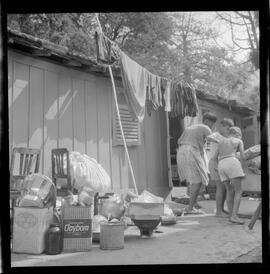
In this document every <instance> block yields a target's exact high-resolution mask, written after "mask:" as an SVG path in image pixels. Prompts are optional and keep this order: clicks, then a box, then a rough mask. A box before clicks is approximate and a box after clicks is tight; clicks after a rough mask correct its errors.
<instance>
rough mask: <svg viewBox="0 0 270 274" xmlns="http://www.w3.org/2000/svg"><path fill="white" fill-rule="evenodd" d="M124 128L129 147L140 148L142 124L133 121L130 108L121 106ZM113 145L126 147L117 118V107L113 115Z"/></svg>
mask: <svg viewBox="0 0 270 274" xmlns="http://www.w3.org/2000/svg"><path fill="white" fill-rule="evenodd" d="M119 112H120V116H121V122H122V127H123V131H124V135H125V139H126V143H127V145H128V146H138V145H140V144H141V129H140V123H139V122H138V121H135V120H133V118H132V116H131V114H130V112H129V109H128V106H127V105H119ZM113 145H115V146H117V145H124V142H123V138H122V134H121V130H120V125H119V121H118V117H117V112H116V107H115V106H114V113H113Z"/></svg>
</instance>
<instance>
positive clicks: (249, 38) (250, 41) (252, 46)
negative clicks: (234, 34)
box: [243, 18, 254, 51]
mask: <svg viewBox="0 0 270 274" xmlns="http://www.w3.org/2000/svg"><path fill="white" fill-rule="evenodd" d="M243 21H244V22H245V24H246V20H245V18H243ZM246 30H247V34H248V40H249V44H250V46H251V49H252V51H254V45H253V41H252V38H251V35H250V33H249V29H248V26H247V24H246Z"/></svg>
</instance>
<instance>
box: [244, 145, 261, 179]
mask: <svg viewBox="0 0 270 274" xmlns="http://www.w3.org/2000/svg"><path fill="white" fill-rule="evenodd" d="M244 156H245V160H246V164H247V167H248V169H249V170H251V171H252V172H254V173H256V174H259V175H260V174H261V146H260V145H256V146H253V147H250V148H248V149H247V150H245V151H244Z"/></svg>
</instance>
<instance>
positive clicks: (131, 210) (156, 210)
mask: <svg viewBox="0 0 270 274" xmlns="http://www.w3.org/2000/svg"><path fill="white" fill-rule="evenodd" d="M126 215H127V216H135V215H136V216H137V215H158V216H162V215H164V203H139V202H131V203H130V204H129V207H128V209H127V213H126Z"/></svg>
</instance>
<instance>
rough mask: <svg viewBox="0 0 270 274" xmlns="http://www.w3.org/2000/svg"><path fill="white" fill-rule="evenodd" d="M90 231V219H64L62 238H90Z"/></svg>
mask: <svg viewBox="0 0 270 274" xmlns="http://www.w3.org/2000/svg"><path fill="white" fill-rule="evenodd" d="M91 230H92V220H91V219H81V220H78V219H64V220H63V233H64V238H90V237H91Z"/></svg>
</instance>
